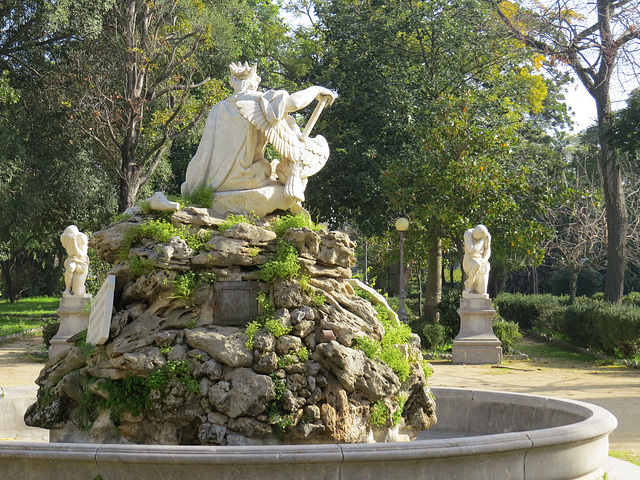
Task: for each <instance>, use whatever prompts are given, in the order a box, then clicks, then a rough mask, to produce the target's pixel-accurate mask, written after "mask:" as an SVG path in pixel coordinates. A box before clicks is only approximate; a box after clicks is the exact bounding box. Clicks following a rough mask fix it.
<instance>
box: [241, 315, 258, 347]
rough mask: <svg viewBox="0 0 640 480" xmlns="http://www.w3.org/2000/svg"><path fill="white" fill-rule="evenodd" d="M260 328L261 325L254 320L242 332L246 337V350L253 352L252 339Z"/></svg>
mask: <svg viewBox="0 0 640 480" xmlns="http://www.w3.org/2000/svg"><path fill="white" fill-rule="evenodd" d="M261 328H262V324H261V323H260V322H259V321H257V320H254V321H253V322H249V323H248V324H247V327H246V328H245V330H244V334H245V336H246V337H247V342H246V343H245V346H246V347H247V350H249V351H251V350H253V347H254V345H253V339H254V338H255V336H256V333H258V330H260V329H261Z"/></svg>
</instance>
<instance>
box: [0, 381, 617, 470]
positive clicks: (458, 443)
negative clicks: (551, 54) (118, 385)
mask: <svg viewBox="0 0 640 480" xmlns="http://www.w3.org/2000/svg"><path fill="white" fill-rule="evenodd" d="M431 390H432V391H433V393H434V395H435V396H436V401H437V399H438V395H440V394H448V395H462V396H464V395H467V396H470V397H473V398H479V399H483V400H486V401H490V400H491V399H492V398H501V399H503V400H504V401H503V402H501V403H506V404H512V405H513V404H514V402H515V404H516V405H517V400H520V401H521V402H526V403H527V404H528V405H533V406H538V407H546V408H552V407H553V406H556V407H563V408H562V409H563V410H567V409H571V414H574V415H578V416H584V418H583V419H582V420H579V421H577V422H575V423H569V424H566V425H561V426H555V427H549V428H540V429H530V430H522V431H515V432H507V433H497V434H485V435H483V434H473V436H463V437H453V438H438V439H419V440H414V441H411V442H397V443H360V444H307V445H303V444H298V445H251V446H198V445H120V444H86V443H85V444H83V443H44V444H43V443H30V442H10V443H5V444H0V460H1V459H3V458H7V456H9V457H13V456H14V455H16V456H24V457H26V458H31V459H39V460H44V459H47V458H49V457H51V458H56V459H60V456H64V457H67V458H68V460H71V461H74V460H75V461H77V460H86V459H88V458H89V457H91V458H94V459H96V460H102V461H105V462H109V461H118V462H122V463H141V462H142V463H148V462H149V463H151V462H152V463H157V464H169V463H174V464H183V463H184V464H186V463H189V462H192V461H194V460H196V458H197V462H198V463H199V464H211V465H216V464H218V465H223V464H233V463H238V462H242V463H244V464H263V465H264V464H272V463H278V464H282V463H298V462H302V463H305V464H309V463H326V462H342V463H343V462H350V461H355V462H358V461H363V460H369V461H371V460H375V461H402V460H414V459H427V458H446V457H460V456H469V455H472V456H475V455H483V454H490V453H496V452H502V453H505V452H511V451H518V450H526V449H530V448H550V447H551V448H552V447H554V446H561V445H567V444H579V443H582V442H588V441H595V440H597V439H600V438H602V437H605V436H608V435H609V433H611V431H613V430H614V429H615V427H616V425H617V420H616V418H615V417H614V416H613V415H612V414H611V413H610V412H608V411H607V410H605V409H604V408H601V407H598V406H596V405H592V404H589V403H585V402H580V401H577V400H569V399H560V398H555V397H546V396H538V395H529V394H520V393H511V392H500V391H489V390H475V389H474V390H471V389H465V388H442V387H433V388H432V389H431ZM11 451H14V453H13V454H11V453H10V452H11Z"/></svg>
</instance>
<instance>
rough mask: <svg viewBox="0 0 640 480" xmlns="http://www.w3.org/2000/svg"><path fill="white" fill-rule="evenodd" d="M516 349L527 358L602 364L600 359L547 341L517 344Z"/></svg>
mask: <svg viewBox="0 0 640 480" xmlns="http://www.w3.org/2000/svg"><path fill="white" fill-rule="evenodd" d="M518 350H519V351H521V352H522V353H526V354H527V355H528V356H529V358H544V359H548V360H552V361H554V362H558V363H566V364H583V365H586V364H591V365H593V364H602V362H603V361H602V360H601V359H599V358H597V357H593V356H591V355H585V354H583V353H578V352H572V351H570V350H567V349H565V348H562V347H559V346H555V345H551V344H548V343H542V344H537V343H535V344H533V343H529V342H525V343H521V344H520V345H518Z"/></svg>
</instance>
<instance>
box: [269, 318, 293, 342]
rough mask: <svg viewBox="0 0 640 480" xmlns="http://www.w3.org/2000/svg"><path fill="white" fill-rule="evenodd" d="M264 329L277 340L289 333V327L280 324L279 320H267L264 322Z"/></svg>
mask: <svg viewBox="0 0 640 480" xmlns="http://www.w3.org/2000/svg"><path fill="white" fill-rule="evenodd" d="M264 326H265V328H266V329H267V330H268V331H269V333H271V334H272V335H273V336H274V337H276V338H278V337H281V336H283V335H286V334H287V333H289V332H290V331H291V327H287V326H285V325H283V324H282V320H280V319H279V318H269V319H267V320H266V321H265V322H264Z"/></svg>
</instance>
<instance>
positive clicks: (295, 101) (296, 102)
mask: <svg viewBox="0 0 640 480" xmlns="http://www.w3.org/2000/svg"><path fill="white" fill-rule="evenodd" d="M336 96H337V95H336V94H335V93H334V92H332V91H331V90H329V89H328V88H325V87H321V86H319V85H314V86H313V87H309V88H305V89H304V90H300V91H299V92H295V93H292V94H291V95H289V98H288V99H287V104H286V106H285V110H286V111H287V112H297V111H298V110H300V109H303V108H304V107H306V106H307V105H309V104H310V103H311V102H313V100H314V99H316V98H317V99H318V100H320V99H321V98H322V97H325V98H327V103H328V104H329V105H331V104H332V103H333V100H334V99H335V98H336Z"/></svg>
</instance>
